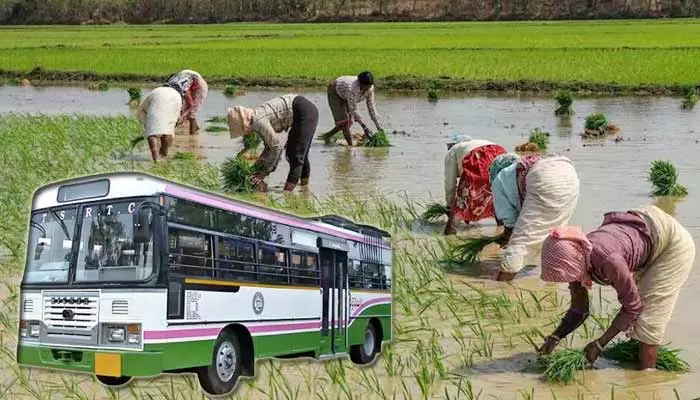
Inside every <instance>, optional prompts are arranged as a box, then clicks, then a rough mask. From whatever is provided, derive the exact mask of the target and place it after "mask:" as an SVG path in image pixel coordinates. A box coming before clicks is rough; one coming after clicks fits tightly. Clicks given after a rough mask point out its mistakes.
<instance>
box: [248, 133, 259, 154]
mask: <svg viewBox="0 0 700 400" xmlns="http://www.w3.org/2000/svg"><path fill="white" fill-rule="evenodd" d="M260 143H262V139H261V138H260V135H258V134H257V133H253V134H251V135H246V136H243V148H245V149H246V150H255V149H257V148H258V146H260Z"/></svg>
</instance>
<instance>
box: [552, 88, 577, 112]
mask: <svg viewBox="0 0 700 400" xmlns="http://www.w3.org/2000/svg"><path fill="white" fill-rule="evenodd" d="M554 100H556V102H557V104H558V105H559V107H557V109H556V110H554V115H559V116H567V117H568V116H571V115H574V114H575V113H574V110H573V108H571V104H572V103H573V102H574V96H573V95H572V94H571V91H570V90H560V91H558V92H557V93H556V94H555V95H554Z"/></svg>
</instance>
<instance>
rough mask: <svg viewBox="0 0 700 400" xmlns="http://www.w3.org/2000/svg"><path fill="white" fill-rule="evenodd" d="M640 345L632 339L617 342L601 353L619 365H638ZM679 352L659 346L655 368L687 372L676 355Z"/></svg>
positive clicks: (683, 362) (688, 369)
mask: <svg viewBox="0 0 700 400" xmlns="http://www.w3.org/2000/svg"><path fill="white" fill-rule="evenodd" d="M640 347H641V344H640V343H639V342H638V341H636V340H633V339H630V340H624V341H622V340H621V341H618V342H615V343H613V344H612V345H610V346H608V347H607V348H606V349H605V350H604V351H603V357H605V358H607V359H609V360H614V361H618V362H621V363H638V362H639V349H640ZM679 353H680V350H678V349H669V348H668V347H666V346H659V349H658V353H657V359H656V368H657V369H660V370H664V371H670V372H688V371H690V365H689V364H688V363H687V362H685V361H684V360H682V359H681V358H680V356H679V355H678V354H679Z"/></svg>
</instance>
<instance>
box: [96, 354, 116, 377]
mask: <svg viewBox="0 0 700 400" xmlns="http://www.w3.org/2000/svg"><path fill="white" fill-rule="evenodd" d="M95 375H103V376H114V377H120V376H122V355H121V354H117V353H95Z"/></svg>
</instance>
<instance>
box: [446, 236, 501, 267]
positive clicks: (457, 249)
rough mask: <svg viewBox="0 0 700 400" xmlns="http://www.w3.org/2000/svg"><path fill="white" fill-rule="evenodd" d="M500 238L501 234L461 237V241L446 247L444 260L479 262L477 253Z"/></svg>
mask: <svg viewBox="0 0 700 400" xmlns="http://www.w3.org/2000/svg"><path fill="white" fill-rule="evenodd" d="M500 238H501V235H497V236H483V237H478V238H466V239H462V242H461V243H459V244H456V245H453V246H451V247H450V248H449V249H448V252H447V259H446V261H448V262H452V263H455V264H475V263H477V262H479V254H480V253H481V252H482V251H483V250H484V248H486V246H488V245H490V244H491V243H496V242H497V241H498V240H499V239H500Z"/></svg>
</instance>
